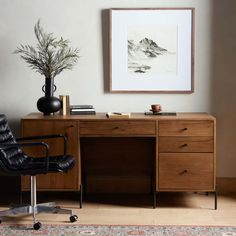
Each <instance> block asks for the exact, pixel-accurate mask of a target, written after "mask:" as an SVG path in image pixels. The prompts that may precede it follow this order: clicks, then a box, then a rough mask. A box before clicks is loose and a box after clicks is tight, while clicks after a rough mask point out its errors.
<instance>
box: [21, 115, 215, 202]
mask: <svg viewBox="0 0 236 236" xmlns="http://www.w3.org/2000/svg"><path fill="white" fill-rule="evenodd" d="M215 127H216V120H215V118H214V117H213V116H211V115H208V114H205V113H177V115H176V116H145V115H143V114H141V113H132V115H131V118H129V119H127V118H125V119H123V118H122V119H108V118H107V117H106V116H105V113H98V114H97V115H73V116H70V115H69V116H60V115H54V116H43V115H42V114H40V113H32V114H29V115H27V116H26V117H24V118H22V134H23V136H31V135H44V134H56V133H62V134H66V136H67V138H68V153H69V154H72V155H74V156H75V157H76V159H77V164H76V166H75V168H74V169H73V170H71V171H69V172H68V173H66V174H65V173H62V174H47V175H42V176H39V177H38V189H39V190H49V191H51V190H54V191H55V190H60V191H65V190H66V191H80V190H81V184H82V183H83V184H84V185H85V187H86V191H87V192H88V193H98V192H99V193H101V192H109V193H149V192H153V193H154V195H153V196H154V206H155V200H156V192H158V191H206V192H214V193H215V199H216V187H215V186H216V183H215V180H216V174H215V172H216V151H215V150H216V147H215V146H216V145H215V144H216V142H215V141H216V128H215ZM46 141H47V142H49V144H50V146H51V149H50V153H51V154H54V155H56V154H59V153H60V152H61V151H62V148H63V145H62V143H61V140H59V139H58V140H57V142H53V141H52V140H46ZM28 151H30V152H33V154H36V155H41V151H40V150H36V151H35V150H34V151H32V150H28ZM81 166H82V168H81ZM82 170H83V171H82ZM28 188H29V182H28V179H26V178H25V177H23V178H22V190H27V189H28ZM215 203H216V201H215Z"/></svg>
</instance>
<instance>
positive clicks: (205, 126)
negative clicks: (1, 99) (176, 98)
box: [159, 120, 214, 136]
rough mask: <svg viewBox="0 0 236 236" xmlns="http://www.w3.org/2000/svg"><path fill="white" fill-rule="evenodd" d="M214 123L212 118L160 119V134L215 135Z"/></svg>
mask: <svg viewBox="0 0 236 236" xmlns="http://www.w3.org/2000/svg"><path fill="white" fill-rule="evenodd" d="M213 134H214V124H213V121H210V120H199V121H198V120H196V121H193V120H167V121H159V136H213Z"/></svg>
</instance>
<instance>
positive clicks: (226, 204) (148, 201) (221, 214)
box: [1, 179, 236, 226]
mask: <svg viewBox="0 0 236 236" xmlns="http://www.w3.org/2000/svg"><path fill="white" fill-rule="evenodd" d="M218 186H219V189H220V191H219V196H218V209H217V210H214V209H213V208H214V197H213V195H212V194H209V195H208V196H207V195H205V194H204V193H159V194H158V195H157V208H156V209H153V208H152V196H149V195H116V196H112V195H104V196H101V195H100V196H88V197H87V199H86V200H85V202H84V204H83V208H82V209H80V208H79V202H78V200H77V198H78V197H79V195H77V194H75V193H39V194H38V201H39V202H42V201H54V200H56V201H57V203H58V205H60V206H63V207H65V208H70V209H72V210H74V213H75V214H77V215H78V216H79V221H78V222H77V223H78V224H122V225H123V224H132V225H142V224H143V225H179V224H180V225H185V224H186V225H224V226H227V225H229V226H236V180H235V179H220V180H218ZM9 200H10V199H9V198H8V202H9ZM4 208H5V205H3V204H1V209H4ZM37 219H38V220H39V221H41V222H42V223H45V224H47V223H48V224H49V223H50V224H58V223H66V222H67V221H68V217H67V216H66V215H57V214H55V215H45V214H40V215H38V217H37ZM4 222H6V223H12V222H15V223H23V222H24V223H30V224H31V218H30V217H10V218H7V219H5V220H4Z"/></svg>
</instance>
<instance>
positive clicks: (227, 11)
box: [211, 0, 236, 177]
mask: <svg viewBox="0 0 236 236" xmlns="http://www.w3.org/2000/svg"><path fill="white" fill-rule="evenodd" d="M235 9H236V1H235V0H225V1H222V0H212V50H211V51H212V78H211V81H212V86H211V88H212V91H211V112H212V114H214V115H215V116H216V118H217V176H219V177H236V171H235V170H236V169H235V167H236V27H235V24H236V14H235Z"/></svg>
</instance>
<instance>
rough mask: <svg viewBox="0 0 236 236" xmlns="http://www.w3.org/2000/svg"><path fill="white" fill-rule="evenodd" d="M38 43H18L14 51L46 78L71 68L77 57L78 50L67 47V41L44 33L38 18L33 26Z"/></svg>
mask: <svg viewBox="0 0 236 236" xmlns="http://www.w3.org/2000/svg"><path fill="white" fill-rule="evenodd" d="M34 33H35V36H36V38H37V41H38V44H37V45H36V48H34V47H33V46H30V45H25V46H24V45H20V46H19V47H17V49H16V50H15V51H14V53H16V54H20V57H21V58H22V59H23V60H25V62H26V63H28V64H29V67H30V68H31V69H33V70H35V71H36V72H39V73H40V74H42V75H44V76H45V77H46V78H54V77H55V76H57V75H58V74H60V73H61V72H62V71H63V70H66V69H67V70H71V69H72V68H73V66H74V65H75V64H76V63H77V61H78V59H79V50H78V49H72V48H71V47H69V41H68V40H64V39H63V38H60V39H59V40H57V39H56V38H55V37H54V36H53V34H52V33H45V32H44V30H43V28H42V27H41V25H40V20H38V22H37V23H36V25H35V26H34Z"/></svg>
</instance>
